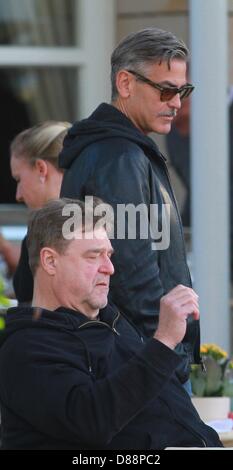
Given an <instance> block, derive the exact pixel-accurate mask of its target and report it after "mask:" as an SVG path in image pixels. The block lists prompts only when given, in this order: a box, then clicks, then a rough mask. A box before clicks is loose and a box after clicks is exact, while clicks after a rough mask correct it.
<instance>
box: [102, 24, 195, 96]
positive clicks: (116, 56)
mask: <svg viewBox="0 0 233 470" xmlns="http://www.w3.org/2000/svg"><path fill="white" fill-rule="evenodd" d="M172 59H180V60H183V61H185V62H188V60H189V50H188V48H187V46H186V45H185V43H184V42H183V41H182V40H181V39H178V38H177V37H176V36H175V35H174V34H173V33H171V32H168V31H163V30H162V29H158V28H147V29H142V30H141V31H138V32H136V33H131V34H129V35H128V36H126V37H125V38H123V39H122V41H121V42H120V43H119V44H118V46H117V47H116V49H115V50H114V51H113V53H112V56H111V82H112V101H114V100H115V99H116V97H117V95H118V91H117V88H116V75H117V73H118V72H119V71H120V70H123V69H125V70H127V69H133V70H135V72H139V73H140V72H141V73H143V71H144V70H145V68H146V67H147V68H148V66H150V65H152V64H155V63H161V62H162V61H167V64H168V68H169V69H170V62H171V60H172Z"/></svg>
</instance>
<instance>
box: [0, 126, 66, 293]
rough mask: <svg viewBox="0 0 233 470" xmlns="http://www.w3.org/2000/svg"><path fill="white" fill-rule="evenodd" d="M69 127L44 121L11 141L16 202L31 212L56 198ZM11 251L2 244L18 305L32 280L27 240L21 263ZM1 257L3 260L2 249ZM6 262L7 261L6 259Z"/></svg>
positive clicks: (7, 243) (24, 242) (30, 290)
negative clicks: (63, 150) (60, 160)
mask: <svg viewBox="0 0 233 470" xmlns="http://www.w3.org/2000/svg"><path fill="white" fill-rule="evenodd" d="M70 127H71V124H70V123H69V122H59V121H46V122H43V123H41V124H38V125H36V126H34V127H31V128H29V129H26V130H25V131H23V132H20V134H18V135H17V136H16V137H15V138H14V140H13V141H12V143H11V146H10V153H11V162H10V163H11V173H12V176H13V178H14V179H15V180H16V183H17V190H16V200H17V201H18V202H24V203H25V204H26V205H27V206H28V207H29V208H31V209H37V208H38V209H39V208H41V207H42V206H43V205H44V204H45V203H46V202H47V201H49V200H50V199H56V198H57V197H59V194H60V188H61V182H62V177H63V171H62V170H61V169H60V168H58V155H59V153H60V151H61V149H62V145H63V140H64V137H65V135H66V134H67V131H68V129H69V128H70ZM1 240H2V239H1ZM2 245H4V240H2ZM13 249H14V250H15V247H12V251H11V250H10V245H9V242H6V241H5V254H7V253H8V257H9V254H10V253H11V264H10V268H11V270H12V271H14V269H16V271H15V275H14V288H15V294H16V298H17V300H18V301H19V302H30V301H31V299H32V290H33V280H32V275H31V271H30V268H29V265H28V253H27V248H26V239H24V240H23V243H22V248H21V255H20V260H19V255H17V253H16V252H15V251H14V252H13ZM0 250H1V245H0ZM2 255H3V257H4V251H3V250H2ZM12 257H13V260H14V261H12ZM5 259H6V262H7V257H6V256H5ZM18 261H19V263H18Z"/></svg>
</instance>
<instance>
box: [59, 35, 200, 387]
mask: <svg viewBox="0 0 233 470" xmlns="http://www.w3.org/2000/svg"><path fill="white" fill-rule="evenodd" d="M188 58H189V52H188V49H187V47H186V46H185V44H184V43H183V42H182V41H180V40H178V39H177V38H176V37H175V36H174V35H173V34H172V33H170V32H166V31H162V30H159V29H157V28H149V29H145V30H142V31H139V32H137V33H132V34H130V35H129V36H127V37H126V38H124V39H123V40H122V41H121V42H120V44H119V45H118V46H117V47H116V49H115V50H114V51H113V54H112V58H111V62H112V103H111V104H110V105H109V104H106V103H103V104H101V105H100V106H99V107H98V108H97V109H96V110H95V111H94V112H93V114H92V115H91V116H90V117H89V118H88V119H85V120H83V121H81V122H79V123H75V124H74V126H73V127H72V128H71V130H70V131H69V134H68V137H67V138H66V139H65V143H64V149H63V151H62V153H61V155H60V166H61V167H62V168H65V169H66V172H65V176H64V180H63V184H62V190H61V195H62V196H66V197H77V198H84V197H85V196H86V195H95V196H98V197H100V198H102V199H103V200H104V201H105V202H107V203H109V204H111V205H112V206H113V208H114V211H115V215H117V210H118V208H119V207H122V206H120V205H122V204H123V205H128V204H131V205H133V207H134V208H137V207H138V206H139V205H142V204H143V206H141V207H143V208H145V207H146V209H147V214H148V219H149V223H150V222H151V219H152V218H153V219H154V220H155V219H156V217H157V225H158V227H160V228H161V226H162V222H163V218H162V212H163V207H164V204H167V205H169V207H170V242H169V244H168V245H167V246H166V247H165V248H164V247H163V248H162V249H156V250H155V249H154V246H155V243H154V242H155V237H154V235H153V234H151V233H150V232H149V233H148V236H147V238H145V237H141V232H140V230H139V228H140V227H139V224H138V223H137V232H136V237H135V238H136V239H129V237H128V238H127V237H126V239H124V240H123V239H119V237H118V238H117V235H116V237H115V239H113V240H112V244H113V247H114V249H115V252H116V255H115V256H114V258H113V259H114V266H115V272H116V274H115V276H114V279H113V280H112V282H111V286H110V295H111V298H112V300H113V301H114V303H115V304H116V305H117V306H118V308H119V309H120V310H123V311H124V312H125V313H126V314H127V316H128V318H129V319H130V320H131V321H133V322H134V324H135V325H136V326H137V327H139V328H140V330H141V331H142V332H143V333H144V334H146V335H147V336H152V335H153V331H154V328H155V327H156V326H157V324H158V315H159V303H160V299H161V297H162V296H163V295H164V294H166V293H167V292H168V291H170V290H171V289H172V288H173V287H175V286H177V285H178V284H183V285H185V286H191V279H190V274H189V270H188V267H187V263H186V255H185V247H184V240H183V233H182V224H181V219H180V215H179V212H178V209H177V204H176V200H175V196H174V193H173V190H172V187H171V184H170V180H169V176H168V171H167V167H166V162H165V158H164V157H163V155H162V154H161V153H160V151H159V149H158V147H157V145H156V143H155V142H154V141H153V140H151V139H150V138H149V137H148V136H147V134H149V133H150V132H156V133H159V134H167V133H168V132H169V131H170V129H171V123H172V120H173V118H174V116H175V115H176V112H177V111H178V110H179V109H180V107H181V100H182V99H183V98H185V97H187V96H188V95H189V94H190V93H191V92H192V90H193V86H192V85H190V84H188V83H187V82H186V78H185V77H186V63H187V61H188ZM87 92H88V90H87ZM151 207H153V208H154V212H151ZM166 207H167V206H166ZM155 208H157V212H156V211H155ZM116 219H117V217H116ZM119 222H122V221H119V220H118V221H117V223H118V224H119ZM176 350H177V352H178V353H179V354H180V355H181V356H182V358H183V362H182V367H180V368H179V371H177V373H178V375H179V378H180V381H181V382H182V383H185V382H186V380H187V379H188V377H189V365H190V363H191V362H194V361H195V362H199V361H200V357H199V323H198V322H194V321H193V319H192V318H191V317H189V320H188V326H187V332H186V335H185V337H184V339H183V341H182V344H179V345H178V346H177V349H176Z"/></svg>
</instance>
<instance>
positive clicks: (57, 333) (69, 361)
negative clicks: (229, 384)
mask: <svg viewBox="0 0 233 470" xmlns="http://www.w3.org/2000/svg"><path fill="white" fill-rule="evenodd" d="M0 339H1V347H0V377H1V380H0V402H1V415H2V439H3V449H60V450H61V449H161V448H164V447H166V446H173V445H175V446H180V445H182V446H200V447H202V446H205V445H207V446H221V443H220V442H219V439H218V436H217V434H216V433H215V431H214V430H212V429H211V428H209V427H208V426H206V425H205V424H204V423H203V422H202V421H201V420H200V418H199V416H198V414H197V412H196V411H195V409H194V407H193V406H192V403H191V400H190V397H189V396H188V394H187V393H186V392H185V390H184V389H183V387H182V385H181V384H180V382H179V381H178V380H177V378H176V375H175V374H174V370H175V368H176V367H177V364H178V363H179V362H180V358H179V356H178V355H177V354H176V353H175V352H173V351H172V350H170V349H169V348H167V347H166V346H164V345H163V344H162V343H160V342H159V341H157V340H155V339H150V340H147V342H146V343H145V342H144V340H143V338H142V337H141V335H140V334H139V333H138V332H137V330H135V328H134V327H132V325H130V324H129V323H128V321H126V320H125V318H124V317H122V315H120V314H119V312H118V311H117V310H116V309H115V308H114V307H112V306H108V307H106V308H105V309H103V310H102V311H100V316H99V319H98V320H96V321H91V320H88V318H87V317H86V316H84V315H83V314H81V313H79V312H77V311H73V310H69V309H66V308H64V307H60V308H58V309H57V310H55V311H53V312H52V311H48V310H39V309H35V308H34V309H32V308H30V307H25V308H22V309H21V308H19V307H18V308H13V309H10V310H9V312H8V314H7V321H6V328H5V330H4V332H3V333H2V334H1V338H0Z"/></svg>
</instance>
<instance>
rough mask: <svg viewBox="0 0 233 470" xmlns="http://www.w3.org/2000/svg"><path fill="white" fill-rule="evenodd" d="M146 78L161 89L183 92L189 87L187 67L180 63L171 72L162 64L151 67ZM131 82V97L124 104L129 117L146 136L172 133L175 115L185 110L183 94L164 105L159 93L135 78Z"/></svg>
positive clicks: (182, 62)
mask: <svg viewBox="0 0 233 470" xmlns="http://www.w3.org/2000/svg"><path fill="white" fill-rule="evenodd" d="M143 75H144V76H146V77H147V78H149V79H150V80H152V81H154V82H155V83H157V84H159V85H161V86H170V87H171V86H175V87H178V88H180V87H181V86H183V85H185V84H186V83H187V82H186V63H185V62H184V61H183V60H178V59H173V60H172V61H171V63H170V69H169V68H168V64H167V62H161V64H159V63H157V64H154V65H151V66H150V67H149V68H147V70H146V71H145V73H143ZM130 80H131V89H130V90H131V91H130V96H129V97H128V99H127V100H126V101H125V103H124V111H125V113H126V115H127V116H128V117H129V118H130V119H131V120H132V121H133V122H134V124H135V125H136V127H138V128H139V129H140V130H141V131H142V132H143V133H145V134H148V133H149V132H156V133H158V134H167V133H168V132H170V130H171V123H172V121H173V118H174V115H175V113H176V111H178V110H179V109H180V107H181V101H180V95H179V93H177V94H176V95H175V96H174V97H173V98H172V99H171V100H169V101H164V102H162V101H161V100H160V91H159V90H156V89H154V88H152V87H151V86H150V85H148V84H146V83H144V82H142V81H139V80H137V79H136V77H135V76H133V75H131V77H130Z"/></svg>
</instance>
